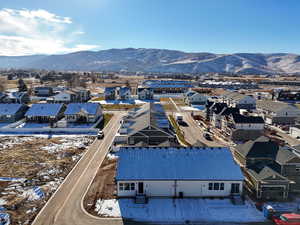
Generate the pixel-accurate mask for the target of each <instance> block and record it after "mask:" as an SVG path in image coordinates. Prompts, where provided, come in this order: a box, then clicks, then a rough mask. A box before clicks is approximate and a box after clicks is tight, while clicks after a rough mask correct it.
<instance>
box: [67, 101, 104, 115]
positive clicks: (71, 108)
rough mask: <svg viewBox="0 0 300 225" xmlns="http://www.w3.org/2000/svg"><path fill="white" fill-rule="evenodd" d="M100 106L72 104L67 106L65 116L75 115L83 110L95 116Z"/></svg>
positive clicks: (95, 104)
mask: <svg viewBox="0 0 300 225" xmlns="http://www.w3.org/2000/svg"><path fill="white" fill-rule="evenodd" d="M99 107H100V104H98V103H91V102H89V103H70V104H68V105H67V109H66V111H65V115H73V114H77V113H79V112H81V111H82V110H83V111H85V112H86V113H88V114H91V115H94V114H96V113H97V111H98V108H99Z"/></svg>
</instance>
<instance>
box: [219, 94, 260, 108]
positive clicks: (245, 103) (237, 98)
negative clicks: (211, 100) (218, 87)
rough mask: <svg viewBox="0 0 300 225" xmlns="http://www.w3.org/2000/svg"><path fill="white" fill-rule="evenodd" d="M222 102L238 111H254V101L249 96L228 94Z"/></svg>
mask: <svg viewBox="0 0 300 225" xmlns="http://www.w3.org/2000/svg"><path fill="white" fill-rule="evenodd" d="M223 100H224V102H226V103H227V105H228V106H230V107H236V108H239V109H255V108H256V99H255V98H253V97H252V96H249V95H244V94H240V93H238V92H229V93H227V94H225V95H224V96H223Z"/></svg>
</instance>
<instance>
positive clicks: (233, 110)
mask: <svg viewBox="0 0 300 225" xmlns="http://www.w3.org/2000/svg"><path fill="white" fill-rule="evenodd" d="M239 113H240V109H239V108H233V107H224V108H223V109H222V111H221V112H220V113H219V115H221V116H228V115H231V114H239Z"/></svg>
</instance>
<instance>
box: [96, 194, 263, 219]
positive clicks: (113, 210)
mask: <svg viewBox="0 0 300 225" xmlns="http://www.w3.org/2000/svg"><path fill="white" fill-rule="evenodd" d="M95 211H96V212H97V213H98V214H99V215H101V216H103V217H123V218H126V219H132V220H135V221H144V222H177V223H184V222H185V221H197V222H200V221H201V222H237V223H239V222H241V223H244V222H265V220H266V219H265V217H264V216H263V214H262V212H260V211H258V210H257V209H256V208H255V207H254V206H253V204H251V203H250V202H248V201H246V203H245V204H244V205H233V204H232V203H231V202H230V200H229V199H222V200H221V199H150V200H149V202H148V203H147V204H135V203H134V200H133V199H119V200H117V199H109V200H101V199H99V200H98V201H97V202H96V205H95Z"/></svg>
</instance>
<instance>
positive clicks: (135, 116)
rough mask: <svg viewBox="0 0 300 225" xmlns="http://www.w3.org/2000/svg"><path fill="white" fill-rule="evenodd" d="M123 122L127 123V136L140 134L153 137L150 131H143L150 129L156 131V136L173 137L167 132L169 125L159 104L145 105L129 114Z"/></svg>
mask: <svg viewBox="0 0 300 225" xmlns="http://www.w3.org/2000/svg"><path fill="white" fill-rule="evenodd" d="M125 121H126V122H128V123H129V128H128V131H129V135H134V134H136V133H138V132H139V133H141V132H142V135H144V136H148V135H149V136H151V135H152V136H153V134H151V132H150V131H146V130H144V129H145V128H147V127H151V128H152V129H156V130H157V132H156V133H155V134H156V135H159V136H160V135H162V134H164V135H169V136H173V133H171V132H169V130H168V129H169V128H170V123H169V120H168V118H167V116H166V114H165V111H164V109H163V107H162V106H161V105H160V104H154V103H146V104H144V105H143V106H142V107H141V108H140V109H139V110H137V111H135V112H133V111H132V112H130V113H129V114H128V116H127V119H125Z"/></svg>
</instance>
